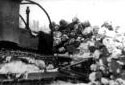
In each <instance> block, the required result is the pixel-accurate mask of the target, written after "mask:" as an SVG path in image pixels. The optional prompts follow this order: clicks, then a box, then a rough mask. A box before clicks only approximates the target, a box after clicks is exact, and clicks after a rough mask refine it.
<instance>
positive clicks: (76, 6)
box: [20, 0, 125, 32]
mask: <svg viewBox="0 0 125 85" xmlns="http://www.w3.org/2000/svg"><path fill="white" fill-rule="evenodd" d="M34 1H35V0H34ZM36 2H38V3H39V4H41V6H43V7H44V8H45V10H46V11H47V12H48V14H49V16H50V18H51V20H52V21H54V22H56V23H57V24H58V23H59V21H60V20H61V19H65V20H67V21H68V22H71V21H72V18H74V17H78V18H79V19H80V21H81V22H83V21H87V20H89V21H90V23H91V24H92V25H93V26H94V25H102V24H103V23H104V22H105V21H110V22H112V23H113V24H115V25H119V26H121V28H123V29H124V27H125V24H124V23H125V10H124V8H125V0H36ZM26 7H27V6H26V5H21V6H20V14H21V15H22V16H23V17H24V18H25V17H26V16H25V15H26V13H25V10H26ZM29 7H30V10H31V12H30V26H31V29H32V30H36V31H38V30H43V31H45V32H48V31H49V28H48V26H49V22H48V19H47V17H46V15H45V13H44V12H43V11H42V10H41V9H40V8H39V7H37V6H35V5H29ZM36 21H38V22H39V26H37V27H33V22H36ZM37 24H38V23H37ZM21 26H22V27H23V25H21Z"/></svg>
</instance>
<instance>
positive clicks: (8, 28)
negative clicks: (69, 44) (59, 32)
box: [0, 0, 53, 55]
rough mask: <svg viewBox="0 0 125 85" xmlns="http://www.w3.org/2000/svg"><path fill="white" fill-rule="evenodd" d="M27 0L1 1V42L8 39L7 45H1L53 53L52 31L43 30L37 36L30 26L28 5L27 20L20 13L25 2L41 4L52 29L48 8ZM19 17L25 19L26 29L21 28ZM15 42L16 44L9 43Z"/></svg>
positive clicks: (48, 53)
mask: <svg viewBox="0 0 125 85" xmlns="http://www.w3.org/2000/svg"><path fill="white" fill-rule="evenodd" d="M25 1H26V2H24V3H23V2H22V0H1V1H0V42H1V41H6V44H5V43H3V42H1V43H3V44H5V45H1V46H0V47H1V48H2V47H8V48H10V47H12V49H14V48H15V49H16V48H17V47H18V46H19V47H18V49H19V48H21V47H22V48H23V49H30V50H33V51H34V50H35V51H36V52H38V53H40V54H45V55H51V54H53V52H52V46H53V35H52V32H51V33H50V34H46V33H44V32H42V31H40V32H37V36H36V37H35V36H33V35H32V30H31V29H30V27H29V14H30V9H29V7H27V9H26V14H27V20H26V21H25V20H24V19H23V17H22V16H21V15H19V6H20V5H24V4H35V5H37V6H39V7H40V8H41V9H42V10H43V11H44V12H45V14H46V15H47V17H48V20H49V23H50V29H51V19H50V17H49V15H48V13H47V12H46V10H45V9H44V8H43V7H42V6H41V5H39V4H38V3H36V2H34V1H30V0H25ZM19 17H21V19H22V20H23V22H24V24H25V25H26V26H25V29H20V28H19ZM7 41H8V44H7ZM11 42H12V43H15V44H17V45H16V46H15V45H13V44H12V45H13V46H12V45H9V43H10V44H11Z"/></svg>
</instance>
